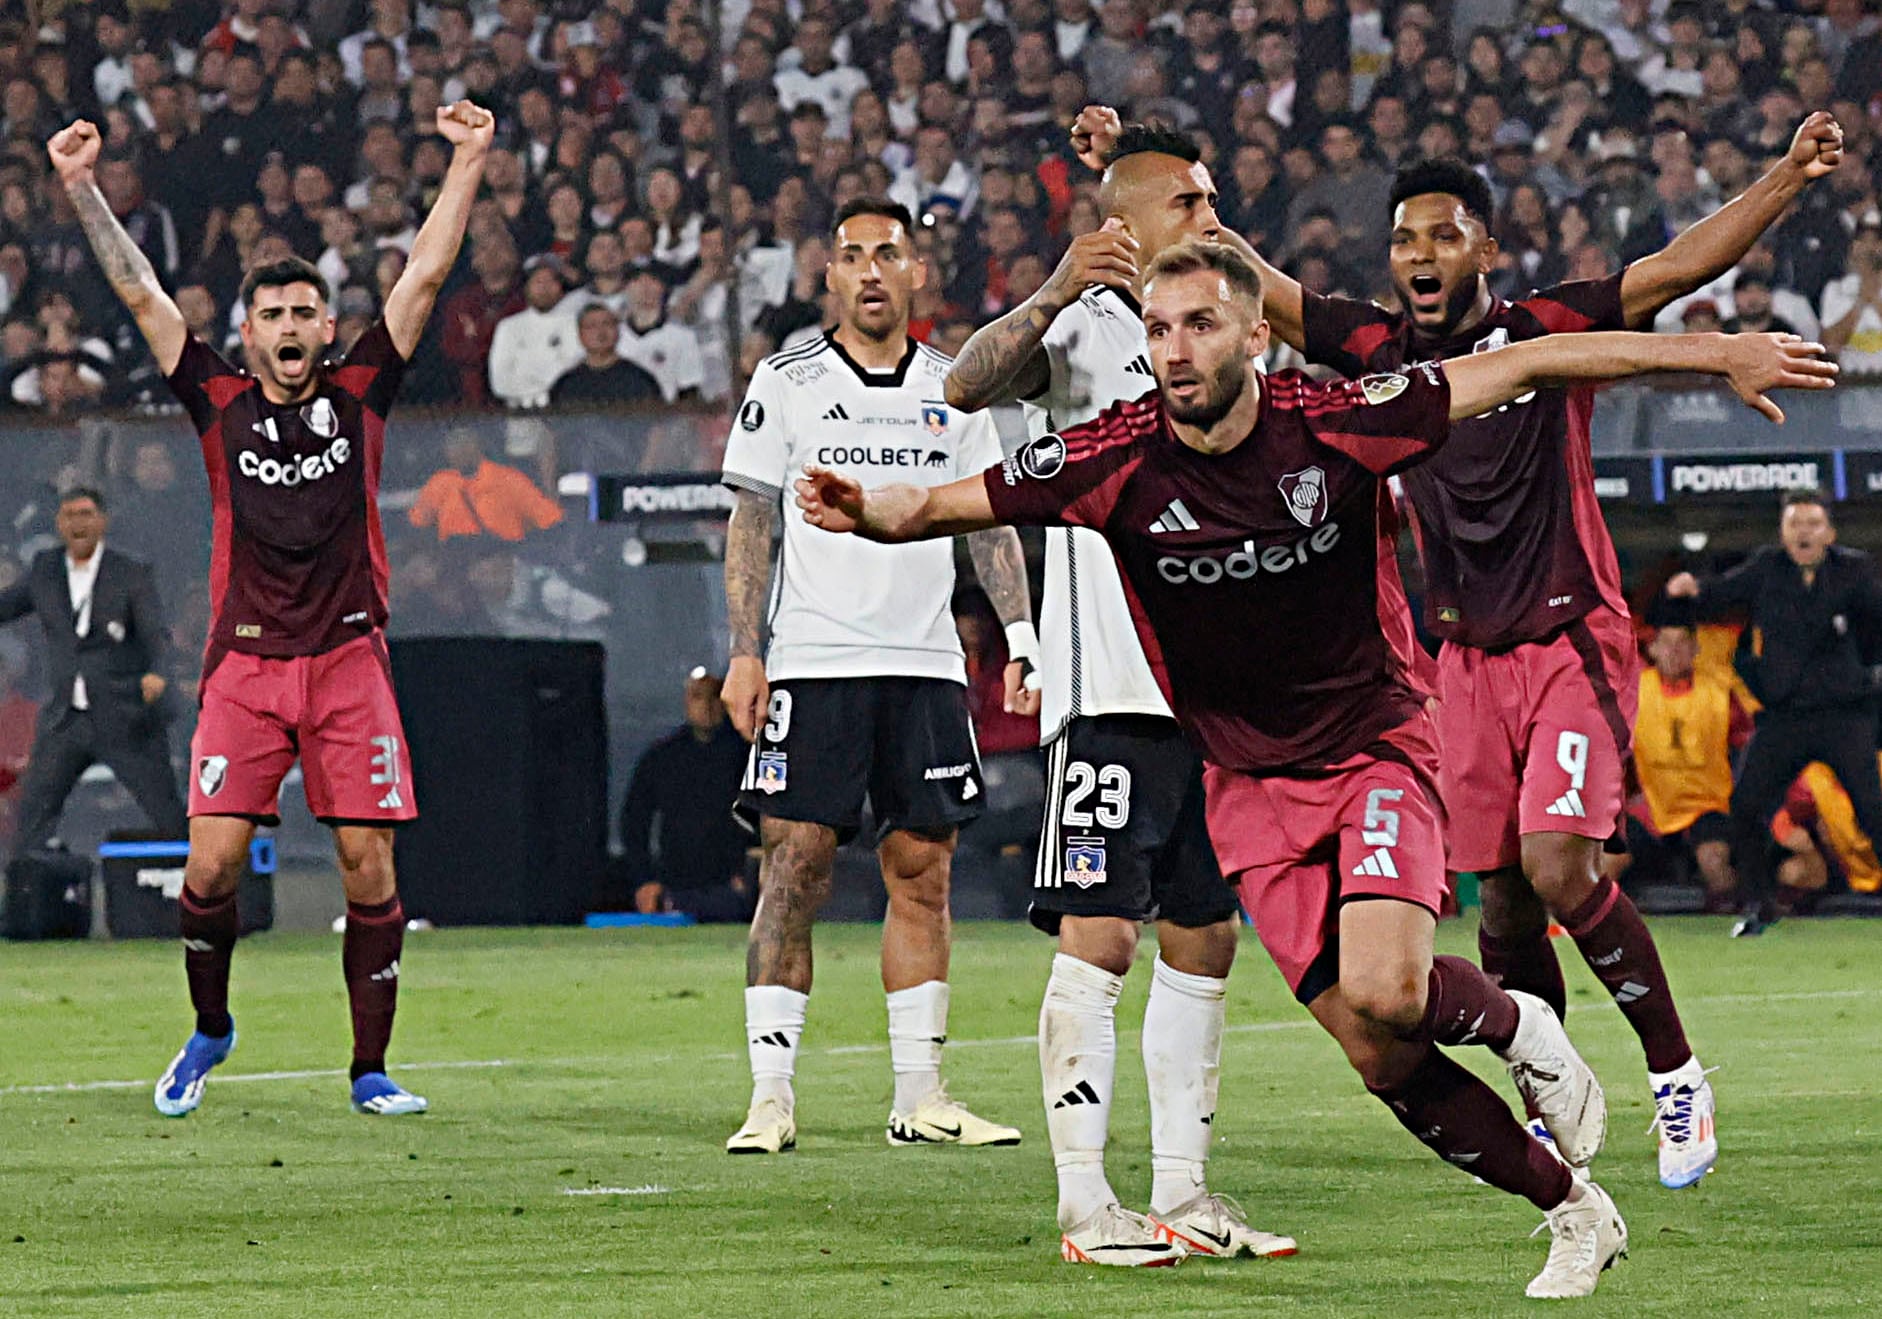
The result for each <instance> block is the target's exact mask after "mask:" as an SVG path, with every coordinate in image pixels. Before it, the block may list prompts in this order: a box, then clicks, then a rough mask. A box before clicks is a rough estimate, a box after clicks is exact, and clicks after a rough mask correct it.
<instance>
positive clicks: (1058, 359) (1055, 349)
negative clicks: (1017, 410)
mask: <svg viewBox="0 0 1882 1319" xmlns="http://www.w3.org/2000/svg"><path fill="white" fill-rule="evenodd" d="M1090 328H1091V312H1090V311H1089V310H1087V309H1086V307H1085V300H1084V299H1083V298H1080V299H1078V300H1077V301H1075V302H1073V303H1072V304H1071V305H1070V306H1068V307H1066V308H1065V309H1064V310H1062V311H1061V312H1059V314H1058V315H1057V316H1054V317H1053V318H1052V324H1050V325H1048V326H1046V332H1045V334H1044V335H1043V336H1042V337H1041V338H1040V340H1039V351H1040V352H1042V353H1044V354H1045V355H1046V383H1045V386H1044V387H1043V388H1042V389H1040V391H1039V392H1038V393H1036V394H1034V395H1032V396H1031V397H1029V398H1023V399H1021V400H1020V402H1022V403H1031V404H1033V405H1034V406H1035V407H1041V408H1044V409H1045V410H1046V411H1047V413H1049V414H1050V413H1054V412H1056V409H1055V408H1054V407H1053V404H1055V403H1062V402H1063V400H1064V397H1065V392H1066V382H1067V381H1068V380H1069V379H1070V378H1071V363H1072V358H1073V357H1075V356H1077V354H1078V348H1079V345H1080V344H1081V343H1082V342H1084V340H1085V339H1086V338H1087V337H1088V335H1089V333H1090Z"/></svg>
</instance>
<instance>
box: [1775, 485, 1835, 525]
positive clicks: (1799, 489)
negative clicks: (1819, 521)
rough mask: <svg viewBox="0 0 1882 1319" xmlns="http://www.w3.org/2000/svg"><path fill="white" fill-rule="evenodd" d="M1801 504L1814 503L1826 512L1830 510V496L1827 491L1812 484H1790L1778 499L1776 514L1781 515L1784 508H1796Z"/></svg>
mask: <svg viewBox="0 0 1882 1319" xmlns="http://www.w3.org/2000/svg"><path fill="white" fill-rule="evenodd" d="M1803 504H1815V505H1816V506H1817V507H1818V508H1820V509H1822V510H1823V511H1824V513H1826V514H1827V513H1829V511H1830V496H1829V494H1828V493H1827V492H1825V491H1824V490H1822V489H1821V488H1819V487H1817V486H1814V485H1799V486H1792V487H1791V488H1790V489H1789V490H1786V491H1785V492H1784V494H1783V496H1782V497H1781V498H1780V499H1779V500H1778V504H1777V506H1778V515H1779V516H1780V517H1781V516H1783V514H1784V511H1785V510H1787V509H1791V508H1796V507H1798V506H1800V505H1803Z"/></svg>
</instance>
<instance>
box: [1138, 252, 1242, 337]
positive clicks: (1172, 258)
mask: <svg viewBox="0 0 1882 1319" xmlns="http://www.w3.org/2000/svg"><path fill="white" fill-rule="evenodd" d="M1199 270H1213V271H1214V272H1215V273H1216V274H1218V275H1220V276H1222V278H1223V279H1225V280H1227V281H1228V284H1229V287H1230V288H1231V289H1233V290H1234V291H1235V292H1237V293H1239V294H1241V295H1242V296H1243V297H1247V298H1252V299H1254V303H1255V316H1256V318H1257V319H1259V318H1260V316H1261V299H1262V290H1261V276H1260V274H1258V273H1257V272H1256V270H1255V268H1254V267H1253V266H1252V265H1250V264H1249V262H1248V258H1247V257H1245V256H1243V255H1242V254H1241V253H1240V252H1237V251H1236V250H1235V249H1234V248H1232V247H1230V246H1229V245H1228V244H1226V243H1202V242H1197V241H1195V240H1193V239H1192V240H1190V241H1188V242H1183V243H1178V244H1177V245H1176V246H1174V247H1167V248H1165V249H1164V250H1163V251H1162V252H1160V253H1158V254H1157V256H1156V258H1155V259H1154V260H1153V261H1151V263H1150V265H1149V266H1148V267H1147V268H1146V269H1145V270H1144V287H1145V288H1149V287H1150V284H1151V282H1152V281H1153V280H1155V279H1157V278H1159V277H1160V276H1163V275H1190V274H1194V273H1195V272H1197V271H1199Z"/></svg>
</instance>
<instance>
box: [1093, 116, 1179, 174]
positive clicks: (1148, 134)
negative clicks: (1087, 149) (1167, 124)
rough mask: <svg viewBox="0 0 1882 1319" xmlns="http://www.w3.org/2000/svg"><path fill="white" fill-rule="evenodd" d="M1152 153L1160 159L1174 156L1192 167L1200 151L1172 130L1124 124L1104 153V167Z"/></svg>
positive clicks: (1146, 125) (1145, 125)
mask: <svg viewBox="0 0 1882 1319" xmlns="http://www.w3.org/2000/svg"><path fill="white" fill-rule="evenodd" d="M1145 153H1155V154H1156V155H1159V156H1175V157H1176V158H1177V159H1178V160H1184V161H1188V162H1189V163H1190V164H1192V165H1193V164H1195V163H1196V162H1197V161H1199V160H1201V159H1202V148H1200V147H1198V146H1197V145H1196V144H1195V143H1194V142H1193V141H1191V140H1190V139H1189V137H1188V136H1187V135H1185V134H1183V133H1179V132H1177V131H1176V130H1175V129H1173V128H1157V127H1153V126H1152V125H1150V124H1126V125H1124V131H1123V132H1121V133H1119V134H1118V135H1117V141H1115V142H1113V143H1112V144H1111V149H1110V150H1109V151H1107V152H1105V153H1104V163H1105V165H1106V166H1107V167H1108V166H1111V165H1115V164H1116V163H1117V162H1118V161H1120V160H1122V159H1124V157H1126V156H1138V155H1143V154H1145Z"/></svg>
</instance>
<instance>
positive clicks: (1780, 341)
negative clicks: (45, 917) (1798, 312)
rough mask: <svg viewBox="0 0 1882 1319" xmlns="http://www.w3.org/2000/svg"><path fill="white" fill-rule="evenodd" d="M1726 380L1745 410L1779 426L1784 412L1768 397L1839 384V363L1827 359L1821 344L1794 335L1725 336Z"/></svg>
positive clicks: (1782, 421) (1782, 420)
mask: <svg viewBox="0 0 1882 1319" xmlns="http://www.w3.org/2000/svg"><path fill="white" fill-rule="evenodd" d="M1725 361H1726V367H1727V370H1726V372H1725V379H1726V381H1727V383H1729V384H1730V385H1731V387H1732V392H1733V393H1734V394H1737V395H1738V397H1739V398H1740V399H1741V400H1743V402H1744V404H1745V406H1746V407H1750V408H1755V409H1757V410H1758V411H1759V412H1762V413H1763V414H1764V415H1765V416H1767V417H1769V418H1770V419H1771V420H1772V421H1775V422H1777V423H1778V424H1779V425H1783V423H1784V412H1783V409H1781V408H1779V407H1778V405H1777V404H1775V403H1773V402H1772V401H1771V400H1770V399H1769V398H1767V397H1765V394H1766V391H1768V390H1773V389H1828V388H1830V387H1831V386H1832V385H1834V384H1835V383H1836V363H1834V362H1830V361H1826V360H1825V359H1824V348H1823V345H1822V344H1820V343H1805V342H1804V340H1803V338H1802V337H1801V336H1799V335H1795V334H1729V335H1727V336H1725Z"/></svg>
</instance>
